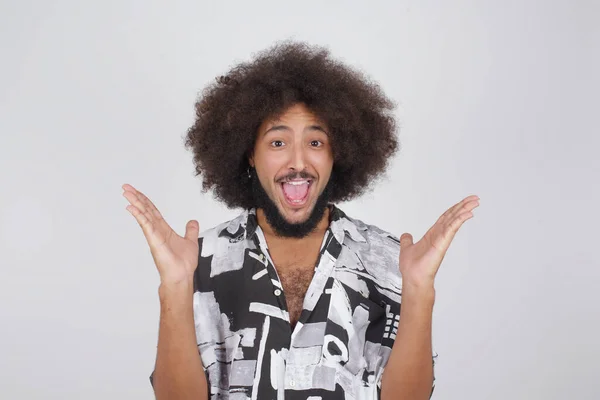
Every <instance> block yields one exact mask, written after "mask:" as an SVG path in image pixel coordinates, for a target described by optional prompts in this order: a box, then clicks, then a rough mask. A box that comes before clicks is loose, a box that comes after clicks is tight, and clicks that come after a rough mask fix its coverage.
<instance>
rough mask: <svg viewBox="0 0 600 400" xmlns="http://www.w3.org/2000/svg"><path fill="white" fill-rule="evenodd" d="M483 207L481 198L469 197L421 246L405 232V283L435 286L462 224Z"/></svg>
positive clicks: (402, 264) (402, 262)
mask: <svg viewBox="0 0 600 400" xmlns="http://www.w3.org/2000/svg"><path fill="white" fill-rule="evenodd" d="M478 205H479V198H478V197H477V196H469V197H467V198H465V199H463V200H462V201H461V202H459V203H458V204H456V205H454V206H453V207H451V208H450V209H448V210H447V211H446V212H445V213H444V214H443V215H442V216H441V217H440V218H439V219H438V220H437V222H436V223H435V224H434V225H433V226H432V227H431V228H430V229H429V230H428V231H427V233H425V235H424V236H423V238H422V239H421V240H419V241H418V242H417V243H414V244H413V243H412V236H411V235H410V234H409V233H405V234H403V235H402V236H401V237H400V246H401V250H400V261H399V262H400V273H401V274H402V277H403V281H406V282H409V283H414V284H417V285H432V284H433V281H434V278H435V275H436V274H437V271H438V269H439V267H440V265H441V263H442V260H443V259H444V256H445V255H446V252H447V250H448V248H449V246H450V243H451V242H452V240H453V239H454V236H455V235H456V232H457V231H458V229H459V228H460V227H461V226H462V224H463V223H464V222H465V221H466V220H468V219H470V218H472V217H473V213H472V212H471V211H472V210H473V209H474V208H475V207H477V206H478Z"/></svg>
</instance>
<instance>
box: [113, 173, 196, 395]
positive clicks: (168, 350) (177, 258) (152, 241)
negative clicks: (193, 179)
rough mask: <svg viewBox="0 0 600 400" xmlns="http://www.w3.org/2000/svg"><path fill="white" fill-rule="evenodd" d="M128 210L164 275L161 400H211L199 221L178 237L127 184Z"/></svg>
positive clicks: (157, 382)
mask: <svg viewBox="0 0 600 400" xmlns="http://www.w3.org/2000/svg"><path fill="white" fill-rule="evenodd" d="M123 190H124V192H123V196H125V198H126V199H127V200H128V201H129V203H130V205H128V206H127V207H126V209H127V210H128V211H129V212H130V213H131V214H132V215H133V216H134V217H135V219H136V221H137V222H138V224H139V225H140V227H141V228H142V232H143V233H144V237H145V238H146V240H147V242H148V245H149V247H150V252H151V254H152V258H153V259H154V263H155V264H156V268H157V269H158V273H159V275H160V281H161V284H160V287H159V291H158V294H159V297H160V325H159V329H158V349H157V355H156V365H155V367H154V368H155V369H154V372H153V373H152V375H151V377H150V382H151V383H152V386H153V387H154V392H155V394H156V398H157V399H158V400H166V399H173V400H178V399H207V398H208V393H207V382H206V375H205V374H204V370H203V368H202V362H201V359H200V356H199V353H198V348H197V343H196V334H195V333H196V332H195V329H196V327H195V324H194V311H193V309H194V306H193V296H194V284H193V282H194V278H193V277H194V272H195V271H196V269H197V267H198V260H199V257H198V256H199V251H200V243H199V242H200V241H199V239H198V232H199V225H198V221H196V220H191V221H188V223H187V224H186V227H185V236H183V237H182V236H179V235H178V234H177V233H176V232H175V231H174V230H173V229H172V228H171V227H170V226H169V224H168V223H167V222H166V221H165V220H164V218H163V216H162V214H161V213H160V211H158V209H157V208H156V206H155V205H154V203H152V201H151V200H150V199H149V198H148V197H147V196H146V195H145V194H143V193H142V192H140V191H139V190H137V189H136V188H134V187H133V186H131V185H129V184H124V185H123Z"/></svg>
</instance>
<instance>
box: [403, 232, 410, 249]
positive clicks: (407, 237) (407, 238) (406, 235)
mask: <svg viewBox="0 0 600 400" xmlns="http://www.w3.org/2000/svg"><path fill="white" fill-rule="evenodd" d="M412 244H413V237H412V235H411V234H410V233H403V234H402V236H400V248H402V247H406V246H410V245H412Z"/></svg>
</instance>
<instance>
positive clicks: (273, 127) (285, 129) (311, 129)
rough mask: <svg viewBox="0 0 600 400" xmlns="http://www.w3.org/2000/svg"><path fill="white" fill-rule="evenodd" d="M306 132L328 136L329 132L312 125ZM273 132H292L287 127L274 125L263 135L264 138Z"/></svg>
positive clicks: (319, 126)
mask: <svg viewBox="0 0 600 400" xmlns="http://www.w3.org/2000/svg"><path fill="white" fill-rule="evenodd" d="M305 130H308V131H321V132H323V133H324V134H326V135H327V131H326V130H325V128H323V127H322V126H321V125H310V126H307V127H306V129H305ZM271 131H291V129H290V127H289V126H287V125H273V126H272V127H270V128H269V129H267V130H266V131H265V132H264V133H263V136H264V135H266V134H267V133H269V132H271Z"/></svg>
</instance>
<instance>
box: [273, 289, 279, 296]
mask: <svg viewBox="0 0 600 400" xmlns="http://www.w3.org/2000/svg"><path fill="white" fill-rule="evenodd" d="M273 293H274V294H275V296H279V295H280V294H281V290H279V289H275V291H274V292H273Z"/></svg>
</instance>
